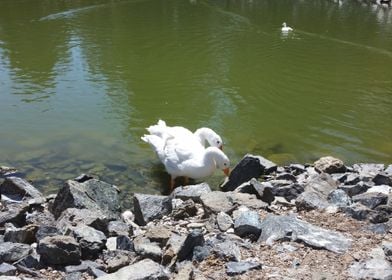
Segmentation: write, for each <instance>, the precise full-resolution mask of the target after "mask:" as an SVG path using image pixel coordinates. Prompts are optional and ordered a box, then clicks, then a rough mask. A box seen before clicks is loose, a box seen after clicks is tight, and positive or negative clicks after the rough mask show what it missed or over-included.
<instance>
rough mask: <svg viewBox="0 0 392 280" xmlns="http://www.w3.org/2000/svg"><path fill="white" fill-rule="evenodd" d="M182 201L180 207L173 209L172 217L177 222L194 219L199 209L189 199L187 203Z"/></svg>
mask: <svg viewBox="0 0 392 280" xmlns="http://www.w3.org/2000/svg"><path fill="white" fill-rule="evenodd" d="M179 201H181V203H180V204H179V205H177V206H176V207H173V210H172V213H171V215H172V217H173V218H174V219H176V220H183V219H186V218H189V217H193V216H195V215H196V214H197V207H196V204H195V202H194V201H193V200H191V199H188V200H186V201H182V200H179Z"/></svg>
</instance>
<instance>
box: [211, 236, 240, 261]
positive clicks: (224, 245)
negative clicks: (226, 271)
mask: <svg viewBox="0 0 392 280" xmlns="http://www.w3.org/2000/svg"><path fill="white" fill-rule="evenodd" d="M210 246H211V247H212V248H211V250H210V252H211V253H213V254H214V255H215V256H216V257H218V258H220V259H222V260H229V261H236V262H238V261H240V260H241V251H240V248H239V246H238V245H237V244H236V243H235V242H234V241H232V240H230V239H228V238H225V239H223V240H219V239H215V240H212V244H211V245H210Z"/></svg>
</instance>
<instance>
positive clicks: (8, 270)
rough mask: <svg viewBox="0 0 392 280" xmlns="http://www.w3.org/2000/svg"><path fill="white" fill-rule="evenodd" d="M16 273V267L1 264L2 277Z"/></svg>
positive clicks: (0, 273)
mask: <svg viewBox="0 0 392 280" xmlns="http://www.w3.org/2000/svg"><path fill="white" fill-rule="evenodd" d="M15 273H16V267H15V266H13V265H10V264H8V263H2V264H0V275H5V276H12V275H15Z"/></svg>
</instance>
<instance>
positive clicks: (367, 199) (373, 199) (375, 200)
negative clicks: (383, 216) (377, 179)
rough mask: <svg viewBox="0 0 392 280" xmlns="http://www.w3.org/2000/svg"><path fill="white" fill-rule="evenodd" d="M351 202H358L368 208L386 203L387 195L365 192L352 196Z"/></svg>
mask: <svg viewBox="0 0 392 280" xmlns="http://www.w3.org/2000/svg"><path fill="white" fill-rule="evenodd" d="M352 200H353V202H359V203H361V204H363V205H365V206H367V207H369V208H370V209H374V208H376V207H377V206H378V205H380V204H387V201H388V195H386V194H383V193H376V192H370V193H368V192H366V193H362V194H358V195H355V196H353V197H352Z"/></svg>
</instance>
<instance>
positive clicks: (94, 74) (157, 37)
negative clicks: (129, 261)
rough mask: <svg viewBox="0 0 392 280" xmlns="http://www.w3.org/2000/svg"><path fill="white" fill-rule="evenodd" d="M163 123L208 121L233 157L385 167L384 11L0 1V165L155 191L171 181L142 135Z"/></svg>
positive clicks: (51, 180) (345, 6) (287, 4)
mask: <svg viewBox="0 0 392 280" xmlns="http://www.w3.org/2000/svg"><path fill="white" fill-rule="evenodd" d="M284 21H285V22H287V23H288V25H289V26H291V27H293V28H294V32H292V33H290V34H287V35H285V34H282V33H281V31H280V28H281V24H282V22H284ZM159 118H161V119H163V120H165V121H166V122H167V123H168V124H169V125H182V126H185V127H188V128H190V129H192V130H194V129H196V128H198V127H202V126H208V127H210V128H213V129H214V130H215V131H217V132H218V133H219V134H220V135H221V136H222V138H223V140H224V142H225V152H226V153H227V155H228V156H229V157H230V158H231V161H232V163H233V165H234V164H235V163H237V162H238V161H239V160H240V159H241V158H242V157H243V156H244V155H245V154H246V153H252V154H258V155H262V156H264V157H266V158H269V159H271V160H273V161H275V162H276V163H279V164H287V163H290V162H299V163H305V162H313V161H314V160H315V159H317V158H319V157H321V156H324V155H332V156H336V157H338V158H341V159H342V160H344V161H345V162H346V163H347V164H351V163H354V162H381V163H385V164H390V163H392V9H390V8H386V7H379V6H371V5H363V4H359V3H358V2H356V1H346V2H343V3H340V4H339V3H335V2H333V1H327V0H292V1H288V0H280V1H276V0H260V1H257V0H253V1H199V0H193V1H185V0H178V1H176V0H173V1H164V0H150V1H143V0H141V1H132V0H130V1H89V0H88V1H87V0H86V1H73V0H67V1H45V0H0V165H8V166H14V167H16V168H18V169H19V170H20V171H21V172H22V175H23V176H24V177H25V178H27V179H28V180H31V181H32V182H33V183H34V185H35V186H36V187H38V188H39V189H41V190H43V191H44V192H46V193H50V192H55V191H56V190H57V189H58V188H59V187H60V186H61V185H62V184H63V183H64V181H65V180H67V179H70V178H73V177H75V176H77V175H79V174H80V173H82V172H84V173H92V174H95V175H98V176H99V177H100V178H102V179H104V180H106V181H108V182H109V183H113V184H116V185H118V186H119V187H120V188H121V189H122V190H123V195H124V196H125V197H129V196H128V194H129V193H131V192H135V191H142V192H147V193H160V192H163V193H164V192H165V191H166V185H167V183H168V176H167V175H166V174H165V172H164V169H163V166H162V165H160V164H159V161H158V159H157V157H156V156H155V154H154V153H153V152H152V150H151V149H150V147H149V146H148V145H147V144H145V143H143V142H142V141H141V140H140V136H142V135H143V134H144V133H145V129H144V128H145V127H147V126H149V125H150V124H153V123H155V122H156V121H157V120H158V119H159ZM222 179H223V173H222V172H216V174H215V175H214V176H213V177H212V178H209V179H207V181H208V182H210V184H211V185H212V187H216V185H217V184H218V183H219V182H220V181H221V180H222Z"/></svg>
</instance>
